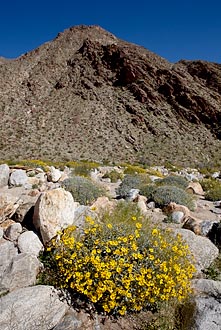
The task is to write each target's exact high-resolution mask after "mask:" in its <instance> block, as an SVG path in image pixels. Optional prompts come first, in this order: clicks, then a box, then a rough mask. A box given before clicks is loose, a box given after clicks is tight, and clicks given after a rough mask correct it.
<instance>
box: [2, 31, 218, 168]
mask: <svg viewBox="0 0 221 330" xmlns="http://www.w3.org/2000/svg"><path fill="white" fill-rule="evenodd" d="M0 114H1V121H0V158H2V159H20V158H22V159H24V158H25V159H26V158H43V159H51V160H71V159H72V160H73V159H90V160H95V161H101V162H102V161H107V160H108V161H113V162H143V163H158V164H159V163H163V162H167V161H169V162H172V163H179V164H186V165H187V164H188V165H191V164H199V163H201V164H202V163H205V164H206V163H221V151H220V150H221V148H220V147H221V125H220V122H221V64H216V63H210V62H205V61H185V60H181V61H179V62H178V63H175V64H173V63H170V62H168V61H167V60H165V59H163V58H162V57H160V56H158V55H156V54H154V53H152V52H150V51H148V50H147V49H145V48H143V47H140V46H137V45H134V44H131V43H128V42H125V41H122V40H120V39H118V38H117V37H115V36H114V35H113V34H111V33H109V32H107V31H105V30H104V29H102V28H101V27H99V26H77V27H72V28H70V29H68V30H65V31H64V32H63V33H59V34H58V36H57V37H56V38H55V39H54V40H53V41H51V42H47V43H45V44H43V45H42V46H40V47H39V48H37V49H35V50H33V51H31V52H29V53H26V54H24V55H22V56H21V57H19V58H17V59H15V60H6V59H3V58H0Z"/></svg>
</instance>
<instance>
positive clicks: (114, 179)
mask: <svg viewBox="0 0 221 330" xmlns="http://www.w3.org/2000/svg"><path fill="white" fill-rule="evenodd" d="M122 177H123V175H122V173H119V172H117V171H116V170H112V171H110V172H107V173H105V174H104V175H103V178H104V179H106V178H109V179H110V180H111V182H117V181H118V180H121V179H122Z"/></svg>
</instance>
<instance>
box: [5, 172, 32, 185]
mask: <svg viewBox="0 0 221 330" xmlns="http://www.w3.org/2000/svg"><path fill="white" fill-rule="evenodd" d="M27 182H28V177H27V174H26V172H25V171H23V170H15V171H14V172H12V174H11V175H10V179H9V183H10V185H12V186H24V185H25V184H26V183H27Z"/></svg>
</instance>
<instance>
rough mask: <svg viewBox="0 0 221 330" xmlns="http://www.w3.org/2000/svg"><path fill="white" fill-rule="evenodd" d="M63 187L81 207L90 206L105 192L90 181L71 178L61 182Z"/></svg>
mask: <svg viewBox="0 0 221 330" xmlns="http://www.w3.org/2000/svg"><path fill="white" fill-rule="evenodd" d="M63 187H64V188H65V189H66V190H67V191H69V192H70V193H71V194H72V196H73V198H74V200H75V201H76V202H79V203H80V204H82V205H88V204H92V203H93V202H94V201H95V200H96V199H97V198H98V197H100V196H103V195H105V191H104V190H103V189H102V188H100V187H98V186H97V185H96V184H95V183H93V182H92V181H91V180H90V179H88V178H84V177H81V176H73V177H72V178H70V179H66V180H64V181H63Z"/></svg>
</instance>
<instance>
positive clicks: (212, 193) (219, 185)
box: [200, 178, 221, 201]
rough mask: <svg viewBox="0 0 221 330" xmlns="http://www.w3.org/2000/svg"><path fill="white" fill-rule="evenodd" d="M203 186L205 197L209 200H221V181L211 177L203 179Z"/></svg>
mask: <svg viewBox="0 0 221 330" xmlns="http://www.w3.org/2000/svg"><path fill="white" fill-rule="evenodd" d="M200 183H201V185H202V188H203V190H204V191H205V199H207V200H209V201H218V200H221V182H220V181H218V180H216V179H213V178H209V179H203V180H202V181H201V182H200Z"/></svg>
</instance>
